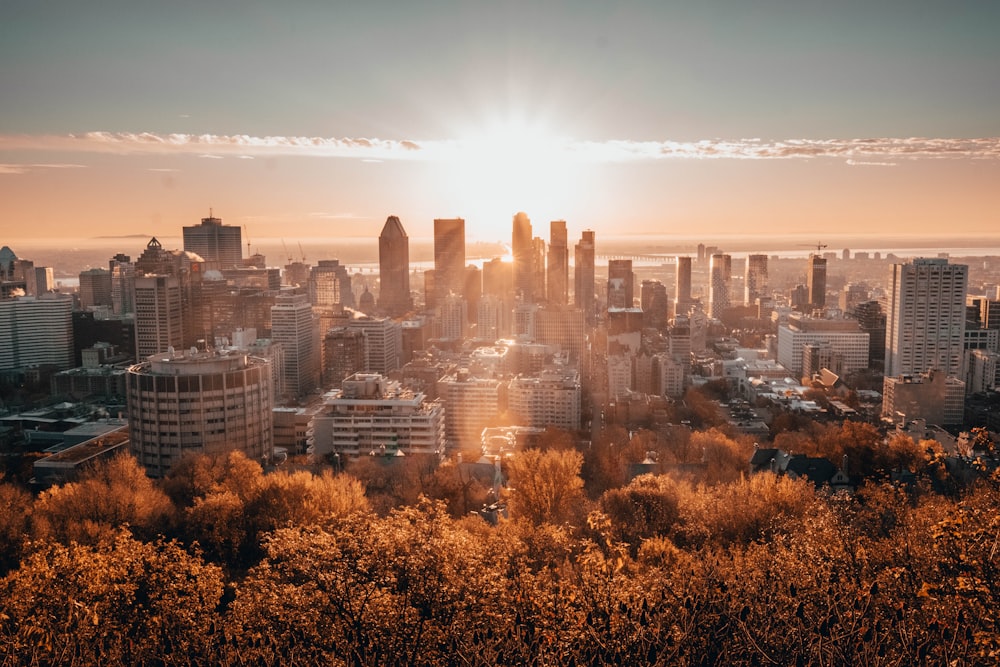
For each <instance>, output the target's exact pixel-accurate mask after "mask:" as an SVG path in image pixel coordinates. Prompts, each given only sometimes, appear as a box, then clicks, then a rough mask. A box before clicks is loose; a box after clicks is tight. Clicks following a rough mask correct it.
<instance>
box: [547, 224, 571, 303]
mask: <svg viewBox="0 0 1000 667" xmlns="http://www.w3.org/2000/svg"><path fill="white" fill-rule="evenodd" d="M547 274H548V281H547V283H548V284H547V289H548V293H547V297H548V301H549V303H552V304H556V305H560V306H562V305H566V304H567V303H569V235H568V234H567V232H566V221H565V220H553V221H552V222H551V223H550V224H549V256H548V268H547Z"/></svg>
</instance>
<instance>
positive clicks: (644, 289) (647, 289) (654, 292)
mask: <svg viewBox="0 0 1000 667" xmlns="http://www.w3.org/2000/svg"><path fill="white" fill-rule="evenodd" d="M639 304H640V306H641V307H642V320H643V326H644V327H651V328H653V329H664V328H666V326H667V321H668V320H669V319H670V297H669V295H668V294H667V288H666V287H664V285H663V283H661V282H660V281H659V280H643V281H642V285H641V287H640V289H639Z"/></svg>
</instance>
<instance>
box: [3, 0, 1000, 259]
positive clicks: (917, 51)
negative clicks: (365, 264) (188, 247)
mask: <svg viewBox="0 0 1000 667" xmlns="http://www.w3.org/2000/svg"><path fill="white" fill-rule="evenodd" d="M0 19H2V20H0V60H2V61H3V62H4V63H5V67H4V68H3V69H2V71H0V91H2V92H3V95H2V98H3V102H0V109H2V111H3V113H2V114H0V222H2V224H3V225H4V230H5V233H6V235H7V238H8V242H9V241H11V240H16V239H19V238H36V239H37V238H41V239H44V238H51V239H56V238H60V237H66V236H68V235H78V234H80V233H81V232H82V231H83V230H87V232H92V233H94V234H108V235H127V234H132V233H149V234H151V235H153V234H161V235H162V233H163V230H179V229H180V228H181V226H183V225H190V224H192V220H193V219H196V218H197V216H199V215H200V214H201V212H202V211H206V210H208V209H209V208H212V207H214V208H215V210H217V211H219V212H220V213H222V215H223V217H224V218H225V219H226V222H227V223H228V224H233V225H238V226H241V227H243V226H245V227H246V228H247V230H248V232H249V235H250V236H251V238H275V237H279V236H293V235H294V236H299V237H316V236H330V237H337V236H340V237H345V238H346V237H369V238H374V237H377V235H378V231H379V229H380V228H381V226H382V224H383V223H384V221H385V218H386V215H390V214H392V215H398V216H399V217H400V219H401V220H403V221H404V224H405V225H406V226H407V230H408V232H409V233H410V235H411V236H412V237H414V238H427V237H430V236H431V234H432V222H433V220H434V219H435V218H448V217H455V218H457V217H461V218H463V219H465V220H466V221H467V234H468V238H469V240H470V241H476V240H483V241H496V240H500V239H503V235H502V234H497V233H496V230H497V229H498V228H501V227H506V225H507V224H508V223H509V220H510V219H511V216H512V215H513V214H514V213H515V212H517V211H525V212H526V213H527V215H528V216H530V218H531V219H532V220H535V221H537V224H538V225H540V226H541V225H545V224H547V223H548V222H549V221H550V220H566V221H567V222H568V223H569V226H570V229H571V230H580V229H587V228H590V229H594V230H595V231H597V233H598V235H600V236H604V237H607V236H609V235H611V234H622V233H629V234H679V235H687V236H690V235H692V234H693V233H695V231H697V233H699V234H701V235H703V236H713V235H714V236H724V235H729V234H754V233H769V232H780V233H789V232H801V233H803V234H812V235H814V236H817V237H824V236H826V234H824V232H826V233H827V234H828V233H831V232H836V233H841V234H852V233H854V234H857V233H870V232H871V231H872V230H878V231H879V232H881V233H884V234H889V235H892V234H898V235H909V234H924V235H933V234H935V233H940V232H942V231H946V232H948V233H950V234H954V235H957V236H962V235H989V236H995V235H996V232H995V229H996V227H997V225H996V213H995V212H996V211H997V210H998V209H1000V193H997V192H996V188H995V187H994V184H995V182H996V180H997V176H998V175H1000V159H998V157H1000V139H998V138H997V137H998V136H1000V128H998V121H997V115H996V110H997V109H998V108H1000V85H998V84H1000V72H998V70H997V68H996V67H995V63H996V62H998V61H1000V45H998V44H997V43H996V40H995V39H994V35H993V32H994V29H995V27H996V26H997V25H1000V8H998V7H997V6H995V5H991V4H988V3H975V2H959V3H957V4H951V5H948V6H943V5H942V6H939V5H936V4H933V3H906V4H903V3H883V4H880V5H879V6H877V7H871V6H867V5H865V6H862V5H860V4H855V3H847V4H841V3H838V6H837V7H831V6H822V5H812V4H808V3H806V4H804V3H785V2H769V3H765V4H764V5H761V6H755V7H754V8H750V7H746V6H744V5H743V4H741V3H735V2H720V3H714V4H712V5H705V6H697V7H691V8H677V7H660V6H658V5H656V4H653V3H628V4H627V5H616V6H615V7H605V6H602V5H600V4H598V3H580V4H578V5H574V6H573V7H569V6H555V7H553V6H548V7H545V8H539V7H534V6H531V5H528V4H523V5H522V4H517V3H515V4H513V5H511V4H504V5H502V6H500V5H496V4H492V5H485V4H475V3H473V4H456V3H451V2H434V3H430V4H429V5H423V6H421V7H407V6H396V5H394V4H390V3H367V4H366V5H365V6H364V7H353V8H342V7H326V8H324V7H318V6H313V5H311V4H307V3H293V4H292V5H290V6H288V7H284V8H282V9H280V10H279V9H278V8H275V7H271V6H270V5H268V4H266V3H259V2H251V3H240V4H239V5H232V6H229V5H227V4H226V3H222V4H219V5H213V6H212V7H201V6H198V5H191V6H181V7H177V6H172V7H147V6H137V5H133V4H128V3H113V2H103V3H98V4H97V5H94V6H86V7H83V6H78V5H77V4H75V3H65V2H57V3H47V4H46V5H44V6H40V5H37V3H27V2H10V3H5V5H4V7H3V8H2V9H0ZM261 44H266V45H267V48H264V49H261V48H260V45H261Z"/></svg>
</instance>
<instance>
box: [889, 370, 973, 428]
mask: <svg viewBox="0 0 1000 667" xmlns="http://www.w3.org/2000/svg"><path fill="white" fill-rule="evenodd" d="M964 406H965V382H963V381H961V380H959V379H958V378H955V377H949V376H946V375H945V374H944V373H943V372H940V371H934V370H931V371H927V372H926V373H915V374H913V375H897V376H886V378H885V381H884V382H883V383H882V416H883V417H886V418H889V419H892V420H893V421H902V422H904V423H905V422H909V421H912V420H914V419H923V420H925V421H926V422H927V423H928V424H935V425H938V426H956V425H959V424H961V423H962V419H963V416H964Z"/></svg>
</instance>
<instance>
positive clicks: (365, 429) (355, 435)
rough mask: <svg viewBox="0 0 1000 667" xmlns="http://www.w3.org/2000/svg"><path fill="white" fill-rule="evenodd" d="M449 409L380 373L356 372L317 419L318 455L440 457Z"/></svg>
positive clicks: (331, 396)
mask: <svg viewBox="0 0 1000 667" xmlns="http://www.w3.org/2000/svg"><path fill="white" fill-rule="evenodd" d="M444 449H445V423H444V407H443V405H442V403H441V402H440V401H427V400H426V399H425V397H424V394H423V392H414V391H410V390H407V389H403V388H402V387H401V385H400V384H399V383H398V382H394V381H391V380H388V379H387V378H385V377H384V376H382V375H379V374H378V373H357V374H355V375H353V376H351V377H349V378H347V379H346V380H344V383H343V388H342V389H340V390H339V391H337V390H335V391H333V392H330V393H329V394H328V395H327V398H326V399H325V402H324V409H323V411H322V412H320V413H318V414H317V415H316V416H315V417H314V418H313V441H312V452H313V456H314V457H316V458H319V459H322V458H327V457H330V456H334V455H336V456H339V457H346V458H357V457H359V456H368V455H373V456H374V455H393V454H396V455H399V454H402V455H406V456H412V455H414V454H431V455H441V454H442V453H443V452H444Z"/></svg>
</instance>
